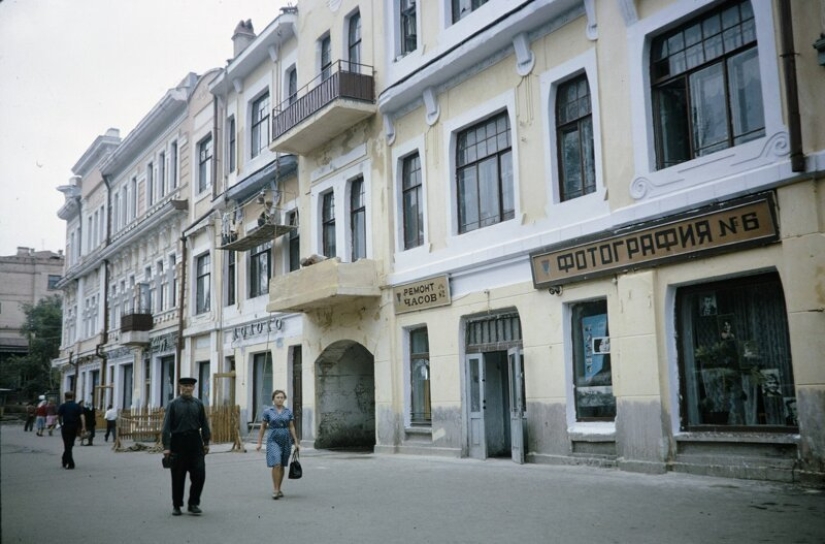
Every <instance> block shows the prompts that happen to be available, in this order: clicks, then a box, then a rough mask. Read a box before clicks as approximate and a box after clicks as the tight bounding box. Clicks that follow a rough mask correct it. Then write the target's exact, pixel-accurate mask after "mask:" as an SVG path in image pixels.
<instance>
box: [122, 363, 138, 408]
mask: <svg viewBox="0 0 825 544" xmlns="http://www.w3.org/2000/svg"><path fill="white" fill-rule="evenodd" d="M121 368H122V369H123V371H122V372H121V376H122V379H121V382H120V385H121V389H120V398H121V399H123V401H122V403H121V405H120V408H121V409H122V410H128V409H130V408H132V392H133V391H134V390H135V387H134V382H133V376H134V373H133V368H134V367H133V366H132V365H130V364H129V365H123V366H122V367H121Z"/></svg>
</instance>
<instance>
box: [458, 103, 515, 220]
mask: <svg viewBox="0 0 825 544" xmlns="http://www.w3.org/2000/svg"><path fill="white" fill-rule="evenodd" d="M511 145H512V144H511V141H510V120H509V118H508V117H507V112H504V113H501V114H499V115H496V116H495V117H492V118H490V119H488V120H486V121H482V122H481V123H479V124H477V125H475V126H472V127H470V128H469V129H467V130H464V131H462V132H460V133H459V134H458V140H457V145H456V155H457V156H456V167H457V171H456V179H457V180H458V230H459V232H460V233H465V232H470V231H472V230H476V229H478V228H482V227H487V226H489V225H494V224H496V223H500V222H502V221H506V220H508V219H512V218H513V217H515V207H514V202H513V201H514V198H513V152H512V148H511Z"/></svg>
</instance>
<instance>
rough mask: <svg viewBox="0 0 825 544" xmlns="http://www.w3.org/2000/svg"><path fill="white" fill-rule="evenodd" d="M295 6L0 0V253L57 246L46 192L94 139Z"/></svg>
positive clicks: (239, 0)
mask: <svg viewBox="0 0 825 544" xmlns="http://www.w3.org/2000/svg"><path fill="white" fill-rule="evenodd" d="M289 3H291V4H293V5H297V2H296V1H295V0H292V2H288V1H287V0H0V256H8V255H14V254H15V253H16V252H17V247H18V246H22V247H30V248H34V249H35V250H36V251H44V250H48V251H55V252H56V251H58V250H60V249H64V248H65V245H66V223H65V222H64V221H63V220H61V219H60V218H58V217H57V211H58V210H59V209H60V207H61V206H62V205H63V203H64V196H63V193H60V192H59V191H58V190H57V187H58V186H60V185H65V184H66V183H68V181H69V178H70V177H71V176H72V171H71V169H72V167H73V166H74V165H75V163H77V161H78V160H79V159H80V157H81V156H82V155H83V153H84V152H85V151H86V149H87V148H88V147H89V146H90V145H91V144H92V142H93V141H94V139H95V138H96V137H97V136H99V135H102V134H105V133H106V130H108V129H109V128H117V129H120V136H121V138H125V137H126V135H127V134H129V132H130V131H131V130H132V129H133V128H134V127H135V126H136V125H137V124H138V123H139V122H140V120H141V119H142V118H143V117H144V116H145V115H146V114H147V113H149V111H150V110H151V109H152V107H153V106H154V105H155V104H156V103H157V102H158V101H159V100H160V99H161V98H162V97H163V95H164V94H165V93H166V91H167V90H169V89H170V88H173V87H175V86H176V85H177V84H178V83H179V82H180V81H181V80H182V79H183V78H184V76H185V75H186V74H187V73H189V72H196V73H198V74H202V73H204V72H206V71H207V70H209V69H211V68H216V67H222V66H224V65H225V64H226V61H227V60H229V59H230V58H231V57H232V33H233V31H234V30H235V26H236V25H237V24H238V22H239V21H241V20H247V19H251V20H252V25H253V27H254V30H255V32H256V33H260V32H261V31H262V30H263V29H264V28H266V26H267V25H268V24H269V23H270V22H271V21H272V20H273V19H274V18H275V17H277V16H278V14H279V12H280V8H281V7H283V6H285V5H288V4H289Z"/></svg>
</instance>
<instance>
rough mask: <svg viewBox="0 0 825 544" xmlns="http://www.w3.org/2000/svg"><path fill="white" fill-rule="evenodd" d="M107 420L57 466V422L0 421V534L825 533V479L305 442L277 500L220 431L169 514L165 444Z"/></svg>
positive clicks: (462, 537)
mask: <svg viewBox="0 0 825 544" xmlns="http://www.w3.org/2000/svg"><path fill="white" fill-rule="evenodd" d="M102 438H103V435H102V434H101V433H98V437H97V438H96V439H95V445H94V446H92V447H80V446H78V447H76V448H75V461H76V463H77V469H76V470H74V471H70V470H63V469H62V468H61V467H60V454H61V452H62V442H61V440H60V438H59V437H58V436H57V435H55V436H52V437H48V436H46V437H42V438H41V437H38V436H36V435H35V434H34V433H24V432H23V426H22V425H3V426H2V427H0V486H2V489H0V495H1V496H2V520H0V521H1V522H2V525H0V530H2V535H1V536H0V541H2V542H3V543H4V544H5V543H21V544H32V543H36V542H61V543H66V544H74V543H86V542H115V543H123V544H132V543H143V542H146V543H153V544H158V543H167V542H174V543H185V542H197V543H204V544H211V543H216V544H217V543H230V544H241V543H246V542H276V541H277V542H292V543H299V542H300V543H311V544H316V543H324V542H334V543H336V544H350V543H352V544H355V543H358V544H363V543H366V544H369V543H399V544H401V543H403V544H410V543H425V542H428V543H438V544H445V543H490V544H493V543H495V544H499V543H516V542H519V543H524V544H531V543H575V544H598V543H631V542H633V543H636V542H638V543H656V544H660V543H676V544H678V543H699V542H702V543H715V542H725V543H740V542H741V543H746V542H747V543H750V542H776V543H782V544H788V543H810V544H821V543H823V542H825V493H823V492H821V491H815V490H807V489H803V488H798V487H794V486H789V485H782V484H774V483H764V482H751V481H742V480H727V479H717V478H708V477H702V476H687V475H683V474H672V473H671V474H664V475H657V476H651V475H641V474H631V473H626V472H620V471H616V470H612V469H594V468H587V467H555V466H546V465H521V466H519V465H516V464H513V463H512V462H510V461H508V460H487V461H477V460H472V459H443V458H436V457H419V456H407V455H375V454H359V453H342V452H338V453H336V452H329V451H324V450H304V451H302V453H301V460H302V464H303V465H304V474H305V475H304V478H303V479H301V480H297V481H289V480H286V481H285V482H284V487H283V491H284V493H285V494H286V496H285V497H284V498H283V499H282V500H278V501H273V500H272V499H271V491H272V486H271V481H270V473H269V469H268V468H267V467H266V462H265V459H264V454H263V453H258V452H255V445H254V444H250V443H247V452H246V453H230V452H229V450H230V447H231V446H230V445H229V444H218V445H216V446H214V447H213V449H212V453H211V454H210V455H209V456H208V457H207V478H206V487H205V489H204V495H203V500H202V502H201V508H202V509H203V510H204V515H203V516H200V517H195V516H189V515H184V516H181V517H172V516H171V498H170V496H171V491H170V485H171V484H170V478H169V473H168V471H165V470H163V469H162V468H161V464H160V455H159V454H152V453H146V452H125V453H115V452H112V451H111V442H109V443H108V444H107V443H105V442H103V441H102Z"/></svg>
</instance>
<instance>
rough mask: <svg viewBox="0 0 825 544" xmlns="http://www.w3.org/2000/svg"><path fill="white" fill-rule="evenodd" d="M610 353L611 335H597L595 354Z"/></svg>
mask: <svg viewBox="0 0 825 544" xmlns="http://www.w3.org/2000/svg"><path fill="white" fill-rule="evenodd" d="M608 353H610V337H609V336H597V337H596V338H594V339H593V355H607V354H608Z"/></svg>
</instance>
